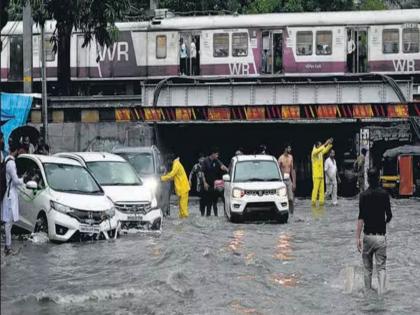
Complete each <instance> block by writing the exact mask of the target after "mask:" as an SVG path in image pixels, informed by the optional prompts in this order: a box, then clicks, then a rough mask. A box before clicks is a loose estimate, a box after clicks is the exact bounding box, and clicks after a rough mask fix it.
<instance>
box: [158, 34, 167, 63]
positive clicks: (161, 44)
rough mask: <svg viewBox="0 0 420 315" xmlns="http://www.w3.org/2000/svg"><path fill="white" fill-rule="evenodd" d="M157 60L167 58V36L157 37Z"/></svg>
mask: <svg viewBox="0 0 420 315" xmlns="http://www.w3.org/2000/svg"><path fill="white" fill-rule="evenodd" d="M156 58H157V59H165V58H166V35H158V36H156Z"/></svg>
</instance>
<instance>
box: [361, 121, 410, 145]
mask: <svg viewBox="0 0 420 315" xmlns="http://www.w3.org/2000/svg"><path fill="white" fill-rule="evenodd" d="M369 130H370V134H369V138H370V142H371V145H372V144H373V142H375V141H401V142H407V141H408V142H410V141H411V139H412V133H411V129H410V125H409V124H399V125H396V126H391V127H369Z"/></svg>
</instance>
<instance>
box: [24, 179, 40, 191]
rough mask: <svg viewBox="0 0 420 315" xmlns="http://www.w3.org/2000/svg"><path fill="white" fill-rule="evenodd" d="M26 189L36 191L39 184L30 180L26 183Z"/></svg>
mask: <svg viewBox="0 0 420 315" xmlns="http://www.w3.org/2000/svg"><path fill="white" fill-rule="evenodd" d="M26 188H28V189H32V190H36V189H38V184H37V183H36V182H35V181H33V180H30V181H29V182H27V183H26Z"/></svg>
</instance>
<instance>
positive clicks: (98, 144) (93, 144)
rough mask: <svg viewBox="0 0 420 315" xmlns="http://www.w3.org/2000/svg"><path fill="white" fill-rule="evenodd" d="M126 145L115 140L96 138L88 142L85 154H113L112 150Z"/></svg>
mask: <svg viewBox="0 0 420 315" xmlns="http://www.w3.org/2000/svg"><path fill="white" fill-rule="evenodd" d="M123 145H124V144H123V143H122V142H120V141H118V140H117V139H115V138H102V137H100V136H98V137H95V138H94V139H93V140H91V141H89V142H88V145H87V147H86V148H85V150H84V151H85V152H112V149H114V148H116V147H118V146H123Z"/></svg>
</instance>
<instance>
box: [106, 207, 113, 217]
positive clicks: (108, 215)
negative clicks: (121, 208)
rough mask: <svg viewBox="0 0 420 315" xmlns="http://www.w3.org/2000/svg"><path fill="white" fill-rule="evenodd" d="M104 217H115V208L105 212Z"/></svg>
mask: <svg viewBox="0 0 420 315" xmlns="http://www.w3.org/2000/svg"><path fill="white" fill-rule="evenodd" d="M105 215H106V216H107V217H108V218H112V217H113V216H114V215H115V207H111V208H109V209H107V210H105Z"/></svg>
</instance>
